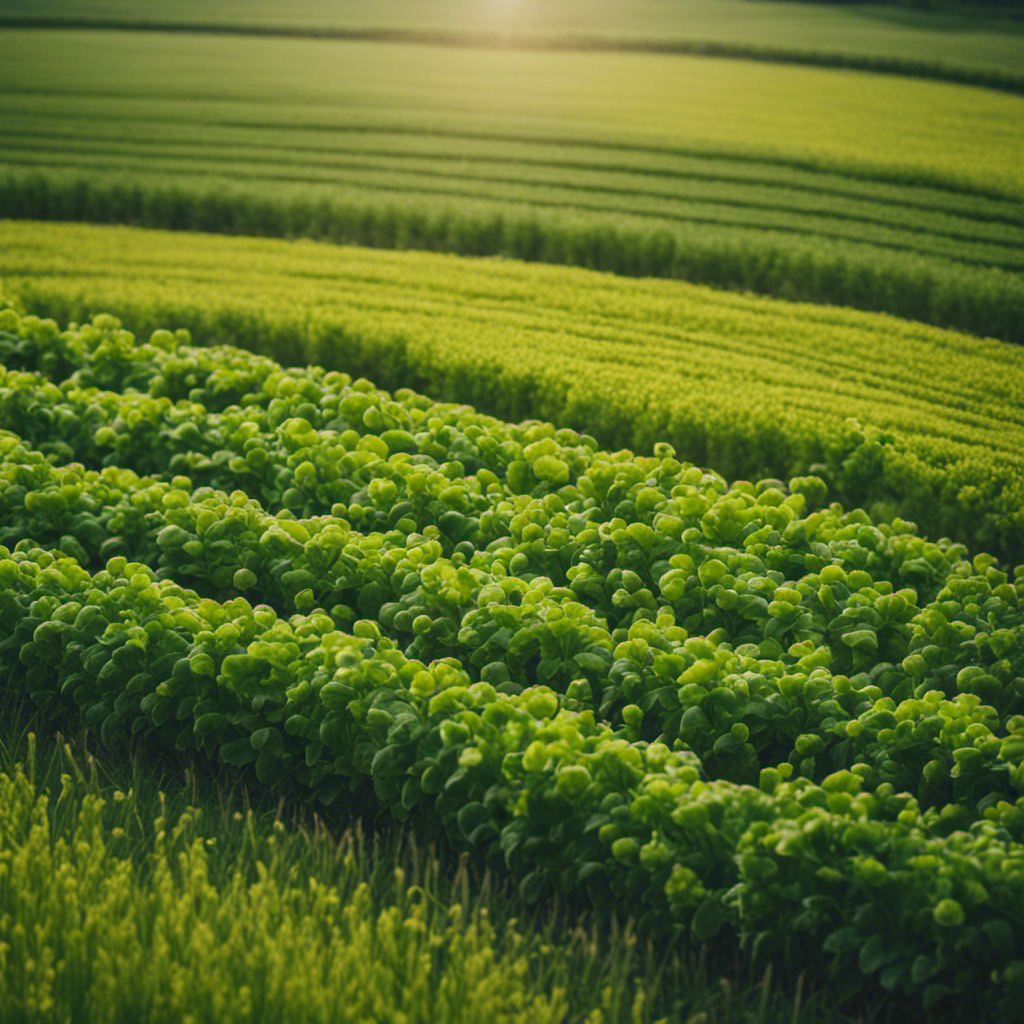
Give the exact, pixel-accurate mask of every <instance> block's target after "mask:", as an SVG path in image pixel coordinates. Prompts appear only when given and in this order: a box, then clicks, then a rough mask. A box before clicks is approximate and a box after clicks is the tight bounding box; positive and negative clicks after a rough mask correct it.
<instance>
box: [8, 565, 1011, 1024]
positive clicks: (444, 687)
mask: <svg viewBox="0 0 1024 1024" xmlns="http://www.w3.org/2000/svg"><path fill="white" fill-rule="evenodd" d="M0 573H2V578H3V591H2V594H3V597H2V598H0V601H2V611H0V616H2V622H3V634H4V635H5V636H6V637H7V639H6V640H5V641H4V652H3V654H2V656H0V657H2V659H3V664H4V670H5V675H6V678H8V680H9V681H10V683H11V684H12V685H15V686H19V685H20V686H26V687H28V688H29V689H30V690H31V692H32V693H33V694H34V696H35V698H36V700H38V701H40V702H42V703H47V704H49V706H50V710H51V711H53V710H54V707H53V703H54V701H55V700H56V699H57V694H58V693H60V701H61V703H66V706H67V705H69V706H74V707H77V709H78V710H79V712H80V713H81V714H83V715H84V716H85V720H86V721H89V722H93V723H96V724H99V723H101V722H102V723H103V732H104V733H105V735H106V736H107V738H108V741H116V740H117V739H118V738H119V737H123V736H125V735H126V734H127V733H128V732H129V731H132V732H139V731H143V732H145V733H146V734H148V735H149V736H150V737H151V739H152V740H154V741H162V742H163V743H165V744H168V745H170V746H172V747H176V748H177V749H189V748H193V747H199V748H205V749H207V750H209V751H210V752H211V753H215V754H217V755H218V756H219V757H221V758H222V759H224V760H226V761H228V762H229V763H231V764H238V765H245V764H254V767H255V771H256V774H257V776H258V777H259V778H260V779H261V780H262V781H263V782H265V783H267V784H275V783H276V784H279V785H285V784H286V783H288V782H291V784H292V785H293V786H295V785H298V786H300V787H302V788H305V787H309V786H317V787H318V788H319V790H320V792H321V793H322V794H324V795H328V796H329V795H330V792H331V791H332V790H334V791H335V792H336V791H337V788H338V785H339V783H341V782H344V781H345V780H346V779H349V780H351V783H352V784H354V785H357V786H359V785H363V784H365V783H366V782H368V781H370V780H371V779H372V781H373V784H374V789H375V792H376V794H377V797H378V799H380V800H381V801H382V802H384V803H385V804H391V805H392V806H395V807H396V808H397V809H399V810H400V811H402V812H408V811H410V810H415V809H419V810H420V811H421V813H424V814H428V815H429V816H430V818H431V819H432V820H438V821H442V822H444V824H445V825H446V827H447V828H448V830H449V833H450V834H451V836H452V837H453V839H457V840H458V841H459V842H462V843H466V844H469V845H470V846H478V847H481V848H482V850H486V851H489V852H490V853H491V854H492V855H494V856H499V857H501V856H503V858H504V861H505V862H506V864H507V865H508V866H509V867H510V868H511V869H512V870H513V871H514V872H516V873H517V874H518V875H519V877H520V879H521V887H522V890H523V892H524V894H526V895H527V896H530V895H537V894H538V893H539V892H540V891H542V890H543V889H544V888H545V887H547V886H553V887H555V888H556V889H559V890H562V891H566V892H573V891H576V890H578V889H580V888H589V889H590V890H592V895H593V896H594V897H595V898H599V896H600V895H601V894H604V895H605V898H607V896H608V895H611V896H613V897H616V898H631V899H632V900H633V902H634V903H635V904H637V905H640V906H644V907H645V908H647V913H648V915H650V916H651V918H654V917H656V916H657V917H661V918H662V921H663V924H662V927H664V921H665V917H664V915H666V913H667V914H668V915H669V916H668V919H667V920H670V921H672V922H674V923H675V924H676V925H677V926H688V927H689V928H690V930H691V931H692V932H693V934H694V935H695V937H697V938H698V939H701V938H708V937H710V936H712V935H714V934H716V933H717V932H718V931H719V930H720V929H721V927H722V926H724V925H727V924H728V925H731V926H733V927H735V928H737V929H739V930H740V931H741V933H742V934H744V935H745V936H746V937H747V939H748V940H749V941H752V942H754V943H755V946H756V952H759V953H762V954H764V953H778V952H782V951H783V950H785V952H786V953H787V954H788V955H794V954H795V955H801V954H803V955H806V956H809V957H810V956H812V955H813V956H814V958H815V959H816V960H817V962H818V963H819V964H821V966H822V967H826V969H827V965H828V964H829V962H831V969H832V970H843V969H848V968H849V967H852V966H853V965H854V964H856V965H858V966H859V968H860V970H862V971H863V972H864V973H865V974H869V975H870V974H875V973H876V972H881V973H880V975H879V977H880V980H881V982H882V984H883V986H884V987H886V988H889V989H891V990H896V991H904V992H921V993H922V995H923V998H924V999H925V1002H926V1003H927V1004H929V1005H935V1004H937V1003H939V1002H940V1001H942V1000H944V999H946V998H947V997H951V996H952V997H959V998H962V999H964V1000H970V999H971V997H974V996H977V995H978V994H979V990H981V989H982V988H983V990H984V994H986V995H987V997H988V999H989V1000H990V1008H991V1004H992V1003H996V1002H999V1001H1000V1000H1002V1002H1001V1011H1000V1012H1001V1014H1002V1018H1001V1019H1004V1020H1007V1021H1010V1020H1012V1019H1013V1017H1012V1014H1013V1012H1014V1007H1015V1005H1016V1003H1015V1002H1014V999H1015V998H1019V996H1018V995H1017V993H1018V991H1019V988H1020V984H1021V977H1022V975H1024V965H1022V964H1021V961H1020V960H1019V959H1017V958H1016V957H1015V952H1014V951H1015V950H1016V949H1017V948H1019V945H1018V944H1019V942H1020V934H1021V928H1022V922H1021V920H1020V919H1019V907H1020V906H1021V897H1022V893H1021V887H1022V885H1024V857H1022V855H1021V846H1020V843H1019V842H1015V841H1013V840H1011V839H1010V838H1009V836H1008V834H1007V832H1006V830H1005V828H1004V827H1003V825H1001V824H1000V823H999V821H998V819H999V817H1001V816H1002V817H1005V814H1006V813H1007V812H1005V811H1004V812H1002V814H1000V811H999V809H998V808H997V807H993V808H992V810H993V812H995V813H994V815H993V816H992V817H993V818H994V820H991V821H990V820H988V819H987V818H986V819H985V820H981V821H978V822H975V823H974V824H973V825H971V827H970V829H969V831H964V830H960V829H957V828H956V825H958V824H962V823H961V822H959V821H958V820H957V816H956V815H955V814H952V815H950V814H943V813H941V812H939V811H938V810H935V809H932V810H928V811H922V810H921V809H920V805H919V803H918V801H917V800H916V799H915V798H914V797H912V796H911V795H910V794H908V793H906V792H902V793H901V792H896V791H894V788H893V787H892V786H891V785H884V784H883V785H882V786H879V787H878V788H877V789H876V790H875V791H874V792H873V793H872V792H865V791H864V787H863V782H862V779H861V777H860V776H859V774H858V773H856V772H850V771H839V772H834V773H831V774H830V775H829V776H827V777H826V778H825V779H823V780H822V783H821V785H820V786H819V785H816V784H814V783H812V782H810V781H809V780H806V779H798V780H795V781H786V775H787V774H788V773H787V771H786V770H784V768H785V766H782V768H781V769H766V770H764V771H763V772H762V773H761V775H760V779H759V785H758V786H748V785H738V784H736V783H731V782H727V781H723V780H718V781H713V782H704V781H701V779H700V777H699V770H698V765H697V761H696V759H695V758H694V755H693V754H691V753H688V752H685V751H680V752H675V753H674V752H672V751H671V750H670V749H669V748H668V747H667V746H666V745H664V744H663V743H660V742H653V743H648V742H645V741H637V740H632V741H630V739H629V738H628V735H623V734H622V732H621V731H620V733H618V734H616V733H615V732H614V731H613V730H612V729H610V728H609V727H608V726H607V725H603V724H601V723H599V722H596V721H595V718H594V716H593V713H592V712H590V711H583V712H579V711H573V710H570V709H569V708H568V707H564V706H563V707H561V708H560V707H559V697H558V695H557V693H555V692H554V691H552V690H550V689H549V688H547V687H542V686H537V687H530V688H527V689H525V690H523V691H522V692H521V693H520V694H505V693H498V692H497V691H496V690H495V688H494V687H493V686H491V685H489V684H487V683H484V682H479V683H475V684H471V683H470V679H469V678H468V677H467V675H466V673H465V672H464V671H462V670H461V669H460V668H459V667H457V664H453V663H452V662H451V661H450V660H448V659H445V660H441V661H435V662H432V663H430V664H426V663H424V662H422V661H418V660H414V659H413V660H410V659H407V658H405V657H404V655H402V654H401V653H400V652H399V651H398V650H396V649H395V648H394V646H393V645H392V644H391V643H390V642H388V641H387V640H386V639H385V638H383V637H379V636H378V634H377V631H376V629H375V628H374V626H373V624H372V623H370V622H368V621H364V622H363V623H360V624H357V626H356V629H355V635H346V634H343V633H340V632H338V631H337V630H335V629H334V627H333V623H332V622H331V620H330V619H329V618H328V617H327V616H326V615H324V614H323V613H322V612H314V613H313V614H311V615H309V616H293V617H291V618H290V619H289V620H282V619H279V618H278V617H277V616H276V615H275V614H274V613H273V611H272V610H271V609H269V608H267V607H265V606H256V607H255V608H254V607H253V606H251V605H250V604H249V603H248V602H247V601H245V600H244V599H235V600H233V601H228V602H224V603H215V602H212V601H208V600H205V601H200V600H199V599H198V598H197V597H196V596H195V594H194V593H192V592H191V591H186V590H182V589H181V588H179V587H177V586H176V585H175V584H172V583H170V582H169V581H165V582H158V581H154V579H153V577H152V573H151V572H149V571H147V569H146V567H144V566H142V565H140V564H138V563H135V564H132V563H126V562H125V560H124V559H115V560H112V561H111V562H110V563H109V565H108V568H107V569H106V570H104V571H102V572H100V573H95V574H89V573H87V572H86V571H85V570H83V569H81V567H80V566H79V565H78V564H77V563H76V562H75V561H74V560H73V559H70V558H63V559H58V560H54V559H52V558H51V557H50V556H49V555H47V554H46V553H45V552H43V551H41V550H39V549H35V550H32V551H24V552H14V553H13V554H11V553H8V552H6V549H0ZM29 636H31V637H34V638H36V639H32V640H28V639H27V638H28V637H29ZM636 639H639V638H636ZM636 639H634V640H633V641H630V642H631V643H633V644H635V643H636ZM701 643H706V641H701ZM697 647H700V644H699V643H698V644H695V643H694V642H692V641H691V642H690V648H691V650H693V649H696V648H697ZM238 649H241V650H242V651H245V653H234V652H235V651H236V650H238ZM698 653H699V652H698ZM695 664H697V662H695ZM691 674H692V675H696V674H697V673H691ZM126 679H127V681H126ZM158 680H162V682H158ZM687 685H692V684H690V683H688V684H687ZM926 703H927V702H926ZM112 720H113V723H114V724H111V721H112ZM737 732H738V730H736V729H731V730H730V732H729V733H728V734H724V735H726V736H728V737H729V738H731V740H732V742H733V743H734V744H738V743H739V742H740V740H741V737H740V736H738V735H737ZM968 735H970V734H968ZM724 745H725V744H722V746H723V747H724ZM965 760H966V759H965ZM1017 813H1018V814H1019V813H1020V812H1019V811H1018V812H1017ZM822 949H824V951H825V953H826V954H831V955H830V956H829V955H826V956H825V957H824V961H825V962H824V963H822V959H823V958H822V955H821V950H822ZM812 951H814V952H813V954H812Z"/></svg>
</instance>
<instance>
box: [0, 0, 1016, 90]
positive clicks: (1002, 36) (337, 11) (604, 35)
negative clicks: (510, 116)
mask: <svg viewBox="0 0 1024 1024" xmlns="http://www.w3.org/2000/svg"><path fill="white" fill-rule="evenodd" d="M24 19H35V20H45V19H50V20H53V21H55V22H60V21H67V20H68V19H76V20H78V21H96V22H100V23H108V24H115V23H123V24H136V25H138V24H143V23H150V24H164V25H168V26H173V25H182V26H183V25H187V26H189V27H196V26H204V25H205V26H221V27H233V28H236V29H253V28H256V29H263V30H278V31H281V30H285V31H299V32H325V31H327V32H330V31H333V32H368V31H383V32H389V31H390V32H396V31H397V32H401V33H408V34H412V33H447V34H451V35H455V36H462V37H478V38H481V37H488V36H491V37H494V38H495V40H496V41H506V42H517V41H518V42H521V43H522V42H532V43H542V42H543V43H548V44H551V43H555V44H562V45H571V44H575V45H585V44H587V43H588V42H589V43H594V44H604V45H621V46H631V45H632V46H636V45H642V44H654V45H657V46H666V47H671V46H677V47H684V48H685V47H688V46H689V47H695V46H707V47H711V48H718V49H721V50H729V49H733V50H734V51H736V52H751V53H761V54H768V55H771V54H774V55H788V56H790V57H799V58H803V59H807V60H822V61H830V62H837V61H839V60H845V61H847V62H858V61H859V62H865V63H872V62H874V63H876V64H889V65H890V66H892V67H903V68H905V69H907V70H916V71H918V72H928V73H932V74H937V75H948V76H953V77H956V76H960V77H971V76H978V77H981V78H982V79H985V78H988V79H990V80H992V81H1001V82H1002V83H1003V84H1005V85H1007V86H1012V87H1016V88H1018V89H1020V88H1024V71H1022V69H1024V23H1022V22H1021V21H1020V20H1008V19H1007V18H1005V17H993V16H988V15H985V14H984V13H981V12H978V11H972V12H970V13H969V14H966V15H957V14H952V13H936V12H930V11H913V10H905V9H898V8H891V7H889V8H887V7H880V6H879V5H877V4H845V3H844V4H807V3H755V2H751V0H593V2H591V3H588V4H586V5H585V6H582V5H580V4H579V3H574V2H573V0H487V2H480V0H431V2H430V3H422V2H421V0H375V2H374V3H373V4H372V5H360V4H351V3H345V4H339V3H335V2H332V0H293V2H292V3H289V4H287V5H283V4H279V3H271V2H269V0H250V2H246V3H244V4H240V3H237V2H232V0H190V2H189V3H187V4H183V3H181V2H180V0H106V2H101V3H90V2H86V3H81V2H78V0H8V2H7V3H5V4H4V7H3V11H2V12H0V24H2V23H3V21H10V22H17V21H19V20H24Z"/></svg>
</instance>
